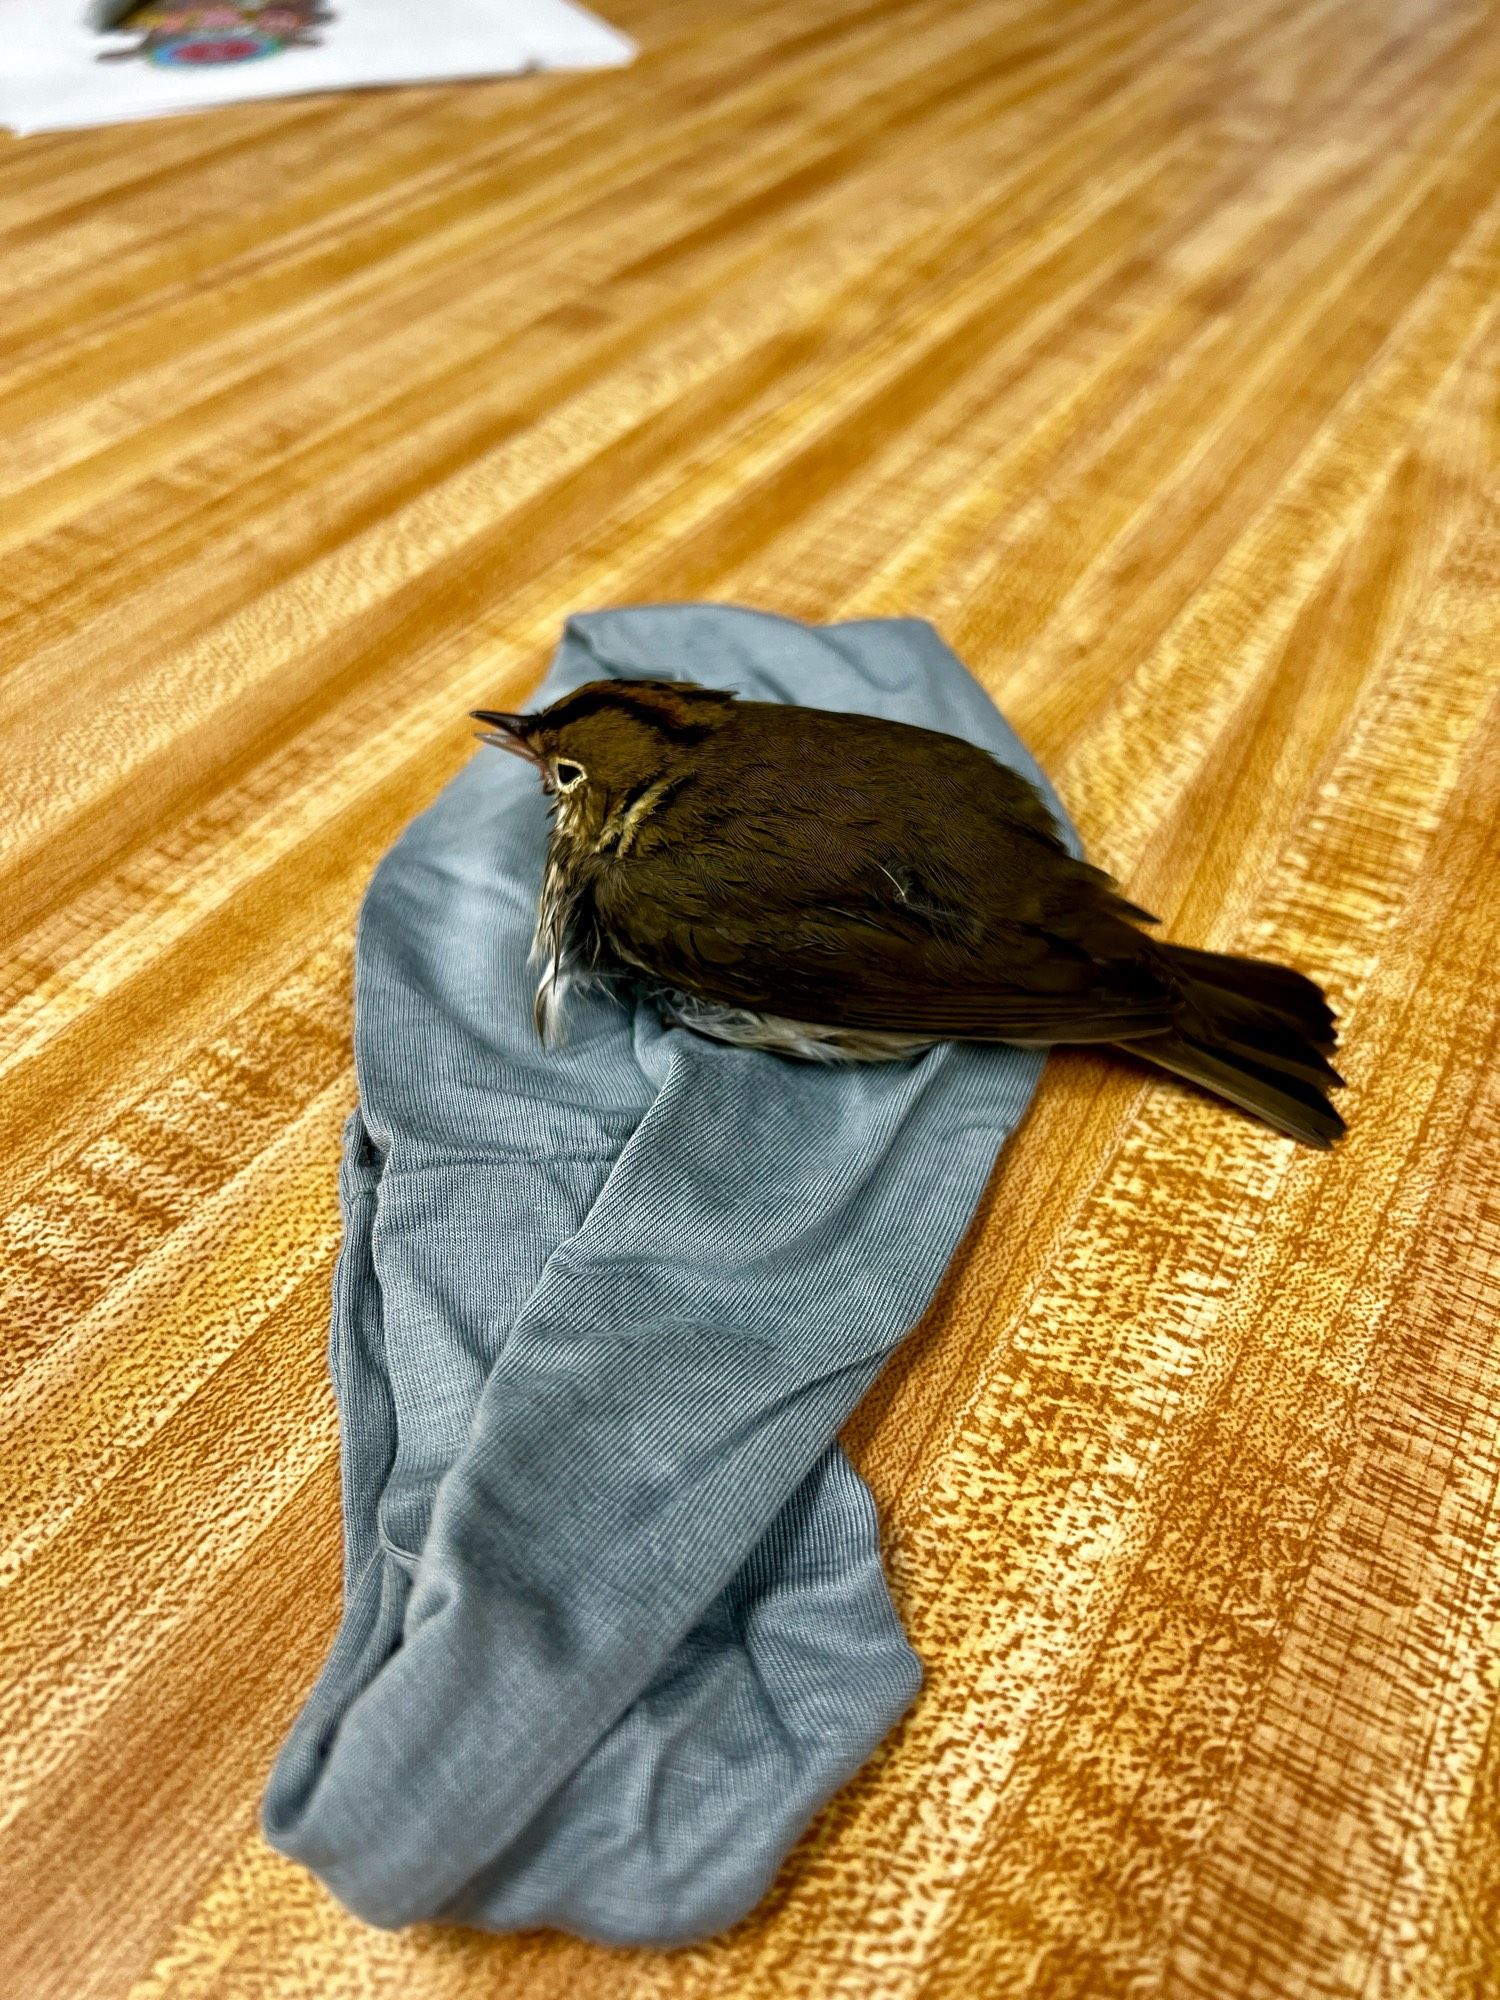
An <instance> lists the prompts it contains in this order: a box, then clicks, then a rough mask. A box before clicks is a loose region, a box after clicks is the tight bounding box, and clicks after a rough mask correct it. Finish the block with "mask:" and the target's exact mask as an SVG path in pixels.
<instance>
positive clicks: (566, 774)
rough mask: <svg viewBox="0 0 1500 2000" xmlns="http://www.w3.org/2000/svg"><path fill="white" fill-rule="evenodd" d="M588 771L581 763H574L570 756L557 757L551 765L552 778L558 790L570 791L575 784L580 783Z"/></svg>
mask: <svg viewBox="0 0 1500 2000" xmlns="http://www.w3.org/2000/svg"><path fill="white" fill-rule="evenodd" d="M587 776H588V773H587V772H586V771H585V770H584V768H583V766H582V764H575V763H574V762H573V760H572V758H571V757H559V758H558V760H557V762H556V763H555V764H554V765H553V766H552V778H553V782H554V784H555V785H556V786H557V789H558V790H559V791H560V792H571V791H572V790H573V788H574V786H575V785H581V784H582V783H583V781H584V779H585V778H586V777H587Z"/></svg>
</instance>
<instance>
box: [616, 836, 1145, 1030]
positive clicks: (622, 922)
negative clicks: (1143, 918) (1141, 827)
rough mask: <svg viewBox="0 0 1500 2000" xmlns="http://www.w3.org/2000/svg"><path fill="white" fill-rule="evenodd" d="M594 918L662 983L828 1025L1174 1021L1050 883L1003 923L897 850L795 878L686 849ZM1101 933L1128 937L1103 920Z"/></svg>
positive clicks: (664, 858) (1126, 960)
mask: <svg viewBox="0 0 1500 2000" xmlns="http://www.w3.org/2000/svg"><path fill="white" fill-rule="evenodd" d="M847 852H848V850H847V849H846V850H845V853H846V856H847ZM804 855H805V850H804ZM1068 865H1069V867H1070V868H1071V867H1072V865H1073V864H1068ZM1091 876H1092V871H1080V881H1081V882H1082V883H1083V884H1084V885H1086V884H1087V882H1088V880H1089V878H1090V877H1091ZM1069 887H1070V888H1071V889H1072V890H1073V892H1074V893H1075V895H1076V894H1078V893H1079V884H1078V883H1076V882H1074V881H1073V879H1072V878H1071V876H1070V878H1069ZM1051 900H1054V901H1055V900H1056V896H1055V894H1054V895H1053V897H1052V898H1051ZM599 905H600V912H601V915H602V916H603V918H604V920H605V924H606V927H607V929H608V931H609V933H610V935H611V938H612V940H613V942H614V944H615V946H616V949H617V950H618V951H619V952H620V954H621V956H622V957H623V958H625V959H626V960H627V962H628V963H631V964H633V965H635V966H637V967H639V968H640V969H641V970H643V971H645V972H648V973H650V974H651V975H652V976H653V977H654V978H656V979H659V980H661V981H663V982H664V983H665V984H667V985H669V986H674V987H678V988H681V989H682V990H684V991H686V992H689V993H695V994H698V995H700V996H701V997H703V998H705V999H709V1000H713V1001H717V1002H719V1003H720V1004H723V1005H728V1006H735V1007H745V1008H748V1009H751V1010H753V1011H756V1012H761V1013H774V1014H779V1015H783V1016H786V1017H788V1018H791V1019H796V1020H802V1021H809V1022H816V1023H819V1024H822V1025H827V1026H831V1027H847V1028H863V1029H877V1030H887V1031H892V1032H900V1033H911V1034H931V1035H933V1036H937V1037H943V1038H948V1037H960V1038H974V1037H978V1038H986V1037H988V1038H993V1039H997V1040H1012V1039H1015V1040H1037V1041H1051V1040H1058V1041H1114V1040H1121V1039H1127V1038H1132V1037H1135V1036H1138V1035H1144V1034H1152V1033H1156V1032H1159V1031H1160V1030H1162V1029H1164V1028H1166V1027H1167V1026H1168V1025H1169V1024H1170V1022H1171V1019H1172V996H1171V994H1170V993H1169V992H1168V990H1167V988H1166V986H1165V985H1164V983H1163V982H1162V980H1161V979H1160V978H1159V977H1158V976H1157V975H1156V974H1155V973H1154V972H1153V971H1152V970H1151V969H1150V967H1149V965H1148V964H1147V963H1146V962H1144V961H1143V960H1142V959H1140V958H1139V957H1137V956H1136V955H1135V954H1134V953H1133V952H1131V953H1129V954H1126V955H1107V954H1103V953H1096V952H1095V951H1092V950H1090V949H1089V946H1088V943H1087V942H1086V941H1085V940H1086V937H1087V933H1088V931H1089V928H1090V926H1089V924H1088V923H1087V922H1084V921H1081V919H1080V915H1079V911H1077V910H1074V911H1071V912H1069V911H1067V910H1059V911H1056V912H1049V907H1048V905H1049V894H1048V890H1047V886H1046V884H1045V883H1041V884H1038V885H1033V886H1032V887H1031V888H1030V889H1028V888H1027V887H1026V886H1025V885H1024V884H1021V885H1019V886H1017V887H1015V888H1013V890H1012V892H1011V893H1010V894H1009V895H1008V896H1007V897H1006V898H1005V899H1004V902H1003V905H1002V907H1001V909H1000V911H999V913H998V914H997V912H996V908H995V904H994V899H993V898H992V899H991V900H990V904H989V906H988V907H981V906H979V905H978V904H976V903H975V902H974V901H973V900H969V901H967V902H966V901H965V900H964V899H963V897H962V896H960V895H957V894H955V893H954V885H953V883H952V882H951V881H950V880H947V879H945V878H944V876H943V874H942V871H940V870H938V869H935V868H933V867H932V866H931V865H928V864H923V863H918V862H915V861H913V859H912V858H911V857H910V856H909V855H906V854H902V853H900V852H892V853H886V854H882V853H880V852H879V851H878V850H877V851H875V852H873V853H872V852H870V851H869V850H868V849H867V850H866V851H865V854H864V857H863V858H862V859H861V860H860V861H859V862H858V863H851V862H850V861H849V860H848V859H847V858H845V859H844V860H843V862H842V865H837V863H836V857H835V856H832V855H830V853H829V850H828V849H827V847H826V846H825V847H824V848H823V850H822V852H821V853H820V855H819V857H818V862H817V863H816V864H815V865H813V866H812V867H811V868H809V867H807V866H798V867H796V868H793V869H791V870H786V869H784V868H781V867H778V866H774V865H771V863H770V857H769V856H768V855H766V854H764V853H762V854H760V855H757V853H756V851H755V848H754V847H751V848H748V849H747V848H746V847H745V846H744V845H743V843H741V842H738V841H737V842H736V843H735V844H734V845H733V847H732V848H731V849H729V850H727V851H726V850H724V849H720V848H718V847H717V846H716V845H710V846H709V847H707V848H706V849H700V850H699V851H697V852H695V853H693V854H684V853H683V852H681V851H680V850H678V851H676V852H672V853H670V854H666V853H663V854H659V855H657V856H654V857H647V858H644V859H643V860H642V861H641V863H640V865H639V866H632V868H631V869H630V871H629V876H628V887H626V886H624V885H623V884H621V883H618V882H617V883H616V884H614V885H612V886H611V885H602V886H601V891H600V893H599ZM1080 908H1081V905H1080ZM1084 915H1085V916H1086V915H1087V912H1086V911H1085V912H1084ZM1094 928H1095V929H1097V930H1098V931H1099V932H1100V934H1101V936H1102V935H1105V934H1107V936H1108V937H1109V938H1110V939H1111V940H1113V939H1115V938H1117V937H1120V936H1128V935H1129V927H1128V926H1127V925H1126V924H1125V923H1124V922H1123V920H1122V919H1121V918H1119V917H1118V916H1116V915H1114V914H1113V912H1111V911H1109V910H1107V909H1104V908H1103V907H1101V909H1100V911H1099V913H1098V915H1097V919H1096V922H1095V924H1094ZM1080 932H1082V933H1083V935H1082V936H1080V935H1079V933H1080ZM1070 933H1071V934H1070Z"/></svg>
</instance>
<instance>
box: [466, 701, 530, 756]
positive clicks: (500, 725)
mask: <svg viewBox="0 0 1500 2000" xmlns="http://www.w3.org/2000/svg"><path fill="white" fill-rule="evenodd" d="M469 716H470V719H471V720H472V721H474V722H484V723H488V725H489V727H488V728H487V729H481V730H480V731H479V732H478V735H479V740H480V742H481V743H492V744H493V745H494V746H495V748H496V749H497V750H509V751H510V753H511V755H512V756H513V757H524V758H525V759H526V761H527V763H528V764H540V763H541V761H542V760H541V758H540V756H539V755H538V754H537V752H536V751H535V750H533V749H532V747H531V745H530V744H529V743H528V742H527V740H526V727H527V724H528V723H529V722H530V721H531V720H532V718H531V717H530V716H529V715H502V714H501V712H500V710H499V709H498V708H471V709H470V710H469Z"/></svg>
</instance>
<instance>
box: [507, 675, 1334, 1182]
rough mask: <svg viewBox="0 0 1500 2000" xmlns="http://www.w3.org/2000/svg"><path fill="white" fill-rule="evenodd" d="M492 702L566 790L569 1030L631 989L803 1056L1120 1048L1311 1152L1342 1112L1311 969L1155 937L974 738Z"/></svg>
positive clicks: (558, 863) (581, 701)
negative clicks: (578, 1013) (583, 1008)
mask: <svg viewBox="0 0 1500 2000" xmlns="http://www.w3.org/2000/svg"><path fill="white" fill-rule="evenodd" d="M473 714H474V719H475V720H476V721H478V722H482V723H484V724H486V725H487V729H486V733H485V735H484V737H483V740H484V741H485V742H487V743H493V744H496V745H498V746H499V747H500V748H502V749H505V750H510V751H514V752H515V753H516V754H518V755H520V756H522V757H525V758H528V759H529V760H530V761H531V762H532V763H533V764H534V765H535V766H536V767H537V770H538V772H539V774H540V776H541V781H542V785H543V787H544V789H545V790H546V792H547V793H548V794H549V795H550V797H551V799H552V817H553V824H552V834H551V840H550V842H549V845H548V850H547V861H546V867H545V870H544V874H543V881H542V891H541V901H540V908H539V914H538V922H537V936H536V949H537V953H538V956H539V957H540V958H541V959H542V961H543V971H542V975H541V983H540V985H539V987H538V991H537V1002H536V1019H537V1026H538V1030H539V1032H540V1033H541V1034H542V1035H543V1036H544V1037H546V1036H547V1035H549V1034H550V1033H551V1031H552V1028H553V1025H554V1023H555V1021H556V1019H557V1017H558V1013H559V1009H560V1006H561V1003H562V1000H563V997H564V994H565V992H566V990H567V987H568V985H569V984H570V983H574V982H578V981H603V982H608V983H611V984H615V985H619V984H621V983H629V982H633V983H636V984H638V985H643V986H644V987H646V988H647V989H649V990H650V991H651V992H652V993H653V994H654V995H655V997H656V998H657V1001H658V1003H659V1004H660V1005H661V1006H662V1009H663V1011H664V1012H665V1013H666V1014H667V1015H668V1016H669V1018H673V1019H675V1020H677V1021H679V1022H681V1023H682V1024H683V1025H684V1026H687V1027H690V1028H694V1029H696V1030H697V1031H698V1032H700V1033H702V1034H706V1035H712V1036H714V1037H716V1038H718V1039H720V1040H723V1041H730V1042H738V1043H743V1044H748V1045H750V1046H753V1047H756V1048H763V1049H772V1050H776V1051H778V1052H779V1053H781V1054H783V1055H788V1056H796V1057H801V1058H803V1059H804V1060H810V1061H824V1062H827V1061H875V1060H892V1059H899V1058H901V1057H905V1056H910V1055H912V1054H914V1053H915V1052H916V1051H918V1050H920V1049H923V1048H926V1047H928V1046H930V1045H931V1044H932V1043H933V1042H936V1041H949V1040H957V1041H980V1042H1012V1043H1019V1044H1021V1045H1022V1046H1027V1047H1036V1046H1039V1045H1051V1044H1053V1043H1064V1042H1095V1043H1100V1042H1109V1043H1118V1044H1119V1045H1120V1046H1122V1047H1124V1048H1126V1049H1128V1050H1130V1051H1131V1052H1132V1053H1134V1054H1136V1055H1139V1056H1144V1057H1145V1058H1146V1059H1147V1060H1148V1061H1150V1062H1152V1063H1156V1064H1158V1065H1159V1066H1160V1067H1161V1068H1163V1069H1167V1070H1171V1071H1172V1072H1173V1073H1174V1074H1176V1075H1177V1076H1181V1077H1186V1078H1188V1079H1190V1080H1191V1081H1192V1082H1194V1083H1197V1084H1201V1085H1202V1086H1203V1087H1204V1088H1205V1089H1207V1090H1210V1091H1213V1092H1215V1093H1217V1095H1219V1096H1221V1097H1225V1098H1228V1099H1229V1101H1230V1102H1231V1103H1232V1104H1237V1105H1239V1106H1240V1108H1241V1109H1242V1110H1245V1111H1248V1112H1251V1113H1252V1114H1253V1115H1254V1116H1255V1117H1258V1118H1263V1119H1264V1120H1265V1121H1266V1123H1267V1124H1269V1125H1274V1126H1275V1127H1276V1128H1277V1130H1278V1131H1281V1132H1286V1133H1290V1134H1291V1136H1292V1137H1294V1138H1297V1139H1302V1140H1304V1141H1306V1142H1307V1143H1308V1144H1309V1145H1313V1146H1327V1145H1330V1144H1331V1143H1332V1142H1333V1140H1334V1139H1336V1138H1337V1137H1338V1135H1339V1134H1340V1133H1341V1132H1342V1131H1343V1129H1344V1124H1343V1120H1342V1119H1341V1118H1340V1117H1339V1114H1338V1113H1337V1112H1336V1111H1335V1110H1334V1108H1333V1106H1332V1105H1331V1104H1330V1103H1329V1101H1328V1096H1327V1093H1328V1091H1329V1089H1330V1088H1332V1087H1333V1086H1335V1085H1337V1084H1338V1083H1339V1082H1340V1081H1341V1078H1340V1077H1339V1075H1338V1073H1337V1071H1336V1070H1334V1069H1333V1068H1332V1067H1331V1065H1330V1064H1329V1062H1328V1060H1327V1056H1326V1053H1325V1052H1326V1051H1327V1050H1330V1049H1331V1048H1332V1047H1333V1046H1334V1042H1335V1039H1336V1037H1335V1032H1334V1017H1333V1014H1332V1012H1331V1010H1330V1008H1329V1006H1328V1003H1327V1001H1326V1000H1325V999H1324V997H1323V994H1322V992H1321V991H1320V989H1319V988H1318V987H1317V986H1316V985H1315V984H1314V983H1313V981H1312V980H1310V979H1307V978H1304V977H1303V975H1302V974H1301V973H1300V972H1293V971H1291V970H1290V969H1289V968H1287V967H1285V966H1281V965H1274V964H1271V963H1269V962H1268V961H1266V960H1262V959H1254V958H1235V957H1227V956H1225V955H1223V954H1222V953H1219V952H1208V951H1193V950H1190V949H1188V948H1187V947H1186V946H1183V945H1174V944H1166V943H1162V942H1159V941H1157V940H1156V939H1154V938H1151V937H1149V936H1148V935H1147V934H1146V933H1145V931H1144V929H1143V928H1142V927H1143V926H1144V925H1147V924H1152V923H1154V922H1155V921H1156V919H1155V918H1154V917H1151V916H1149V915H1148V914H1147V913H1146V912H1145V911H1144V910H1141V909H1137V908H1136V906H1135V905H1134V904H1133V903H1129V902H1126V901H1125V899H1124V898H1123V897H1122V896H1121V895H1120V894H1119V892H1118V890H1117V888H1116V885H1115V884H1114V882H1113V881H1112V880H1111V879H1110V877H1109V876H1108V875H1105V874H1104V873H1102V872H1101V870H1099V869H1097V868H1092V867H1090V866H1089V865H1088V864H1087V863H1086V862H1083V861H1077V860H1075V859H1074V858H1073V856H1072V855H1070V854H1069V853H1068V851H1067V849H1066V848H1065V847H1064V845H1063V843H1062V841H1061V839H1060V838H1059V836H1058V831H1057V827H1056V824H1055V822H1054V820H1053V818H1052V815H1051V813H1050V812H1049V811H1048V809H1047V806H1046V803H1045V802H1044V800H1043V798H1042V795H1041V794H1040V792H1038V791H1037V789H1036V787H1035V786H1034V785H1032V784H1030V783H1029V782H1028V781H1027V780H1026V779H1025V778H1023V777H1021V776H1019V775H1018V774H1017V773H1016V772H1014V771H1012V770H1009V769H1008V768H1007V767H1006V766H1005V765H1004V764H1001V763H998V762H997V761H996V760H995V758H993V757H992V756H990V755H989V753H988V752H987V751H984V750H981V749H978V748H976V747H975V746H974V745H973V744H971V743H966V742H964V741H963V740H962V738H960V737H956V736H946V735H942V734H940V733H938V732H937V731H935V730H930V729H918V728H913V727H911V726H910V725H908V724H905V723H898V722H883V721H880V720H878V719H876V718H875V717H872V716H864V715H843V714H834V713H832V712H830V711H828V710H825V709H816V708H796V707H790V706H785V705H782V704H780V703H774V702H750V701H740V700H738V699H737V698H736V697H735V696H734V695H732V694H728V693H725V692H722V691H720V690H718V689H713V688H704V687H696V686H694V685H692V684H691V683H688V682H682V681H595V682H591V683H590V684H589V685H588V686H587V687H581V688H579V689H577V690H576V692H574V693H573V694H570V695H566V696H564V697H563V699H562V700H560V701H557V702H554V703H553V704H552V706H551V707H550V708H545V709H542V710H540V711H538V712H537V713H536V714H533V715H505V714H501V713H499V712H498V711H496V710H493V709H475V710H474V711H473Z"/></svg>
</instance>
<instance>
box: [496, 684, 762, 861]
mask: <svg viewBox="0 0 1500 2000" xmlns="http://www.w3.org/2000/svg"><path fill="white" fill-rule="evenodd" d="M733 702H734V696H733V695H732V694H730V693H728V692H726V691H724V690H721V689H717V688H702V687H697V686H695V685H694V684H693V683H692V682H690V681H590V682H589V683H588V684H587V686H585V687H581V688H577V689H575V690H574V692H573V693H572V694H568V695H564V696H563V697H562V699H561V700H560V701H555V702H553V704H552V705H551V707H550V708H542V709H538V710H537V711H536V712H535V713H534V714H531V715H507V714H504V713H502V712H501V711H500V710H498V709H492V708H476V709H473V710H471V711H470V713H471V714H472V716H473V719H474V720H475V721H476V722H482V723H483V724H484V725H485V727H484V729H483V731H482V732H481V735H480V740H481V742H484V743H492V744H494V745H495V747H496V748H497V749H501V750H509V751H511V752H512V753H513V754H514V755H516V756H518V757H524V758H526V760H527V761H528V762H529V763H531V764H534V765H535V766H536V770H537V774H538V776H539V777H540V779H541V781H542V789H543V791H545V792H546V793H547V794H548V796H549V797H550V798H551V799H552V800H553V801H554V810H555V815H556V832H557V834H558V835H559V836H560V837H561V838H563V839H565V840H566V841H567V842H568V843H569V844H570V845H573V846H576V847H581V848H584V849H586V850H588V851H590V852H593V853H596V854H601V855H608V854H611V853H613V854H624V853H626V852H628V851H629V848H630V846H631V844H632V843H633V841H634V840H635V838H636V836H637V835H638V833H639V832H640V830H641V828H642V826H643V825H644V823H645V822H646V821H647V820H648V819H649V818H650V816H651V814H652V813H653V812H654V811H655V810H656V809H657V808H658V807H659V806H660V805H661V804H662V803H663V801H664V800H665V799H666V798H667V797H668V796H669V795H670V794H672V793H674V792H676V791H678V790H680V789H681V788H682V786H683V785H685V784H686V783H687V782H689V781H690V780H691V778H692V777H693V775H694V772H695V770H696V768H697V766H698V761H699V757H700V756H701V752H702V747H703V744H704V743H705V741H706V740H707V738H709V737H710V736H712V735H713V733H714V732H715V730H716V729H717V728H718V727H719V726H720V725H721V724H722V723H723V721H724V720H725V719H726V718H727V717H728V714H729V710H730V708H731V706H732V704H733Z"/></svg>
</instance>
